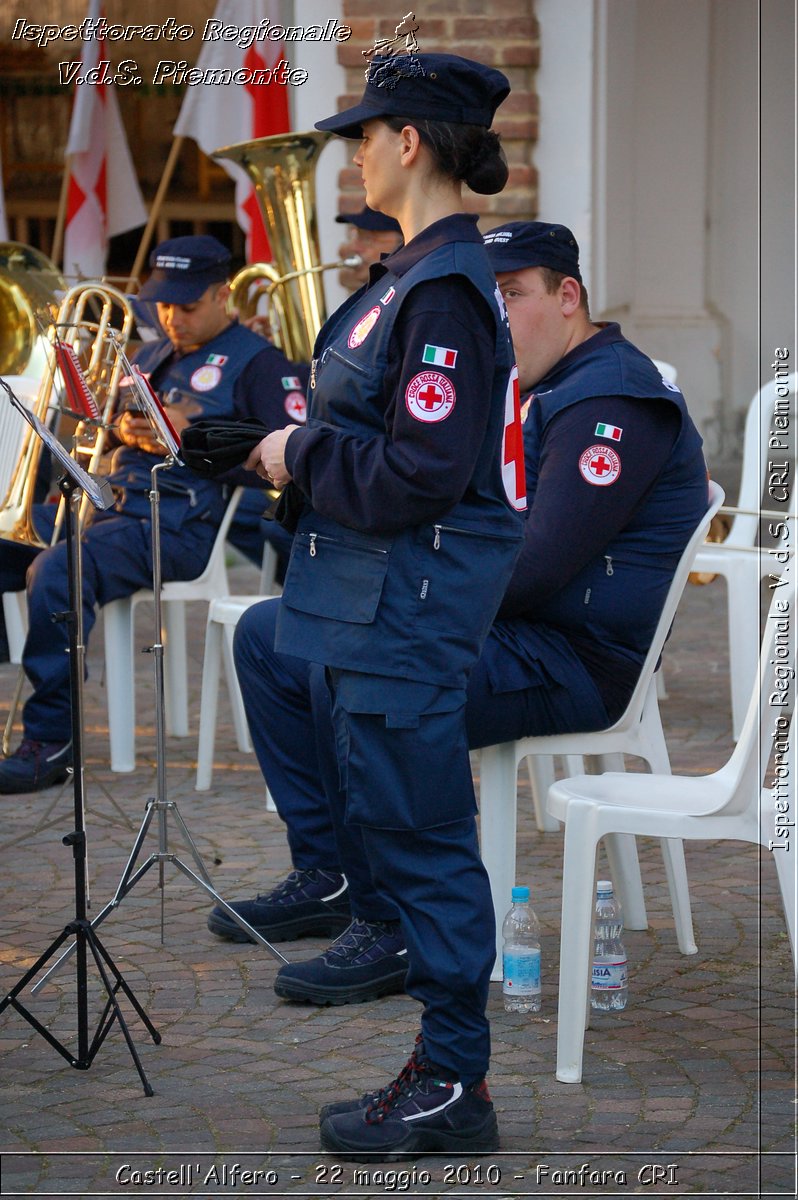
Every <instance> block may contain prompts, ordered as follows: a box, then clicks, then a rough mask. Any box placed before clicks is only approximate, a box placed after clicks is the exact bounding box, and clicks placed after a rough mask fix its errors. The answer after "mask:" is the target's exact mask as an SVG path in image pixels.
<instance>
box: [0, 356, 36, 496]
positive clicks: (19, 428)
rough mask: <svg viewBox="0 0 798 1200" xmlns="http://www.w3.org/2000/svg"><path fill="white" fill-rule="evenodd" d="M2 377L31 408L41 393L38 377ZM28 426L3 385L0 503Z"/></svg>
mask: <svg viewBox="0 0 798 1200" xmlns="http://www.w3.org/2000/svg"><path fill="white" fill-rule="evenodd" d="M3 378H4V379H5V381H6V383H7V384H8V386H9V387H10V388H11V390H12V392H13V393H14V395H15V396H16V397H17V399H18V400H21V401H22V403H23V404H25V405H27V407H28V408H31V407H32V406H33V403H34V401H35V399H36V396H37V394H38V390H39V384H38V380H36V379H29V378H28V377H27V376H26V375H5V376H3ZM28 429H29V426H28V424H27V422H26V421H25V418H24V417H23V416H21V414H20V413H18V412H17V410H16V409H15V408H14V406H13V405H12V404H11V401H10V400H9V399H8V396H7V395H6V392H5V390H3V389H0V503H2V501H3V498H4V497H5V494H6V492H7V491H8V485H9V484H10V482H11V476H12V475H13V474H14V467H15V466H16V465H17V459H18V458H19V452H20V450H21V449H22V442H23V440H24V438H25V434H26V432H27V431H28Z"/></svg>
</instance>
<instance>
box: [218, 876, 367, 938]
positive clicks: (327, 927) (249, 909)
mask: <svg viewBox="0 0 798 1200" xmlns="http://www.w3.org/2000/svg"><path fill="white" fill-rule="evenodd" d="M230 907H231V908H234V909H235V910H236V912H237V913H239V914H240V915H241V916H242V917H243V918H244V920H245V921H246V922H247V924H248V925H251V926H252V928H253V929H255V930H256V931H257V932H258V933H259V934H260V935H261V937H264V938H265V939H266V941H267V942H287V941H291V940H292V939H293V938H300V937H314V936H315V937H335V935H336V934H338V933H340V932H341V931H342V930H343V929H346V927H347V925H348V924H349V922H350V921H351V920H352V912H351V910H350V908H349V884H348V883H347V882H346V879H345V877H344V876H343V875H339V874H338V873H337V872H335V871H292V872H291V874H290V875H289V876H288V878H287V879H284V880H283V882H282V883H278V885H277V887H276V888H273V889H272V891H270V892H267V893H266V894H265V895H263V896H257V897H256V898H255V899H254V900H238V901H236V903H235V904H231V905H230ZM208 928H209V929H210V931H211V933H215V934H216V935H217V936H218V937H221V938H226V939H227V941H229V942H251V941H253V940H254V939H253V938H251V937H250V936H249V934H248V933H247V932H246V931H245V930H244V929H242V928H241V926H240V925H237V924H236V922H235V921H234V920H233V918H232V917H231V916H230V915H229V914H228V913H226V912H225V911H224V909H223V908H219V907H218V906H217V907H216V908H214V909H213V911H212V912H211V914H210V916H209V917H208Z"/></svg>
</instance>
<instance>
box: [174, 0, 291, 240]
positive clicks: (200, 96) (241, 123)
mask: <svg viewBox="0 0 798 1200" xmlns="http://www.w3.org/2000/svg"><path fill="white" fill-rule="evenodd" d="M279 15H280V4H279V0H219V3H218V4H217V6H216V10H215V12H214V15H213V20H214V21H216V22H219V24H218V25H217V26H215V28H217V29H220V30H224V29H231V30H235V29H238V30H243V29H247V28H257V26H258V25H260V24H261V22H263V24H264V26H266V27H268V26H271V27H274V26H276V25H279V24H280V21H279ZM267 23H268V24H267ZM241 40H247V39H233V40H226V39H225V38H223V37H220V38H214V39H212V40H208V41H205V42H204V43H203V46H202V49H201V51H200V54H199V57H198V59H197V63H196V67H197V69H198V70H200V71H202V72H203V75H208V76H209V77H211V78H212V75H211V72H218V71H242V72H246V75H247V77H250V78H251V76H252V73H253V72H264V78H265V79H266V80H267V82H264V83H256V82H250V83H245V84H236V83H233V84H231V85H230V86H224V87H220V86H219V84H214V83H198V84H194V85H191V86H190V87H188V88H187V91H186V98H185V100H184V101H183V104H182V107H181V109H180V115H179V116H178V118H177V123H176V125H175V127H174V130H173V132H174V135H175V137H189V138H193V140H194V141H195V142H196V143H197V145H198V146H199V147H200V149H201V150H203V151H204V152H205V154H208V155H210V154H211V153H212V152H213V151H214V150H218V149H219V148H220V147H221V146H229V145H230V144H231V143H234V142H248V141H252V139H253V138H261V137H269V136H270V135H272V134H275V133H287V132H288V130H289V129H290V128H291V120H290V116H289V107H288V87H287V85H286V84H285V83H284V82H279V77H278V79H275V78H274V75H273V74H272V75H271V77H270V75H269V72H274V69H275V68H276V67H277V66H278V64H279V63H280V61H281V60H282V58H283V43H282V42H276V41H271V40H263V41H253V42H252V45H251V46H247V47H246V48H244V47H242V46H241V45H240V44H239V42H240V41H241ZM220 165H221V166H222V167H224V169H225V171H226V172H227V174H228V175H230V176H232V178H233V179H234V180H235V181H236V214H237V218H238V224H239V225H240V226H241V228H242V229H243V231H244V233H245V234H246V238H247V260H248V261H249V262H267V261H268V260H269V259H270V258H271V250H270V249H269V239H268V237H267V234H266V230H265V228H264V225H263V218H262V217H261V213H260V208H259V207H258V201H257V197H256V195H255V189H254V188H253V186H252V182H251V180H250V178H249V176H248V175H247V173H246V171H244V170H243V169H242V168H241V167H239V166H237V165H236V164H235V163H231V162H227V161H225V160H220Z"/></svg>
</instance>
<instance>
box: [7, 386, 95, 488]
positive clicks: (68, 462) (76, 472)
mask: <svg viewBox="0 0 798 1200" xmlns="http://www.w3.org/2000/svg"><path fill="white" fill-rule="evenodd" d="M0 384H2V386H3V388H4V390H5V392H6V395H7V396H8V399H9V401H10V402H11V404H12V406H13V407H14V408H15V409H16V410H17V412H19V413H22V416H23V417H24V418H25V420H26V421H27V422H28V424H29V425H31V426H33V428H34V429H35V431H36V433H37V434H38V436H39V437H40V438H41V439H42V441H43V442H44V444H45V445H46V446H47V449H48V450H49V451H50V453H51V454H52V456H53V458H54V459H55V461H56V462H58V463H60V465H61V466H62V467H63V469H64V471H65V472H66V474H67V475H68V476H69V478H70V479H71V480H72V482H73V483H75V484H77V486H78V487H79V488H81V489H82V490H83V491H84V492H85V494H86V495H87V496H88V498H89V500H90V501H91V502H92V504H93V505H94V507H95V508H99V509H106V508H111V507H112V506H113V503H114V492H113V488H112V487H111V485H110V483H109V482H108V480H107V479H105V478H103V477H102V476H100V475H90V474H89V472H88V471H85V470H84V469H83V467H82V466H81V465H80V463H79V462H76V461H75V459H74V458H72V456H71V454H70V453H69V451H68V450H66V449H65V448H64V447H63V446H62V445H61V443H60V442H59V440H58V438H57V437H55V436H54V435H53V434H52V433H51V432H50V430H49V429H48V428H47V426H46V425H44V424H43V423H42V421H40V420H39V418H38V417H37V416H36V413H34V412H31V411H30V409H29V408H27V406H26V405H24V404H23V403H22V401H21V400H20V399H18V397H17V396H15V394H14V392H13V391H12V390H11V388H10V387H9V385H8V384H7V383H6V381H5V379H2V378H0Z"/></svg>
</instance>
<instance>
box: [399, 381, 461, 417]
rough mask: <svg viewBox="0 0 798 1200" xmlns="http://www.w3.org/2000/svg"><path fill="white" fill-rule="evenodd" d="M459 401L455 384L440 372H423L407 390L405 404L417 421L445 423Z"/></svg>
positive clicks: (410, 383) (409, 384) (411, 382)
mask: <svg viewBox="0 0 798 1200" xmlns="http://www.w3.org/2000/svg"><path fill="white" fill-rule="evenodd" d="M456 399H457V393H456V392H455V390H454V384H453V383H452V381H451V379H449V378H447V376H446V375H441V374H440V372H439V371H421V372H419V374H418V375H414V376H413V378H412V379H411V380H410V382H409V383H408V385H407V388H406V390H405V404H406V405H407V411H408V412H409V413H410V415H411V417H415V419H416V420H417V421H427V422H432V421H445V420H446V418H447V417H448V416H449V413H450V412H451V411H452V409H453V408H454V405H455V401H456Z"/></svg>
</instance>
